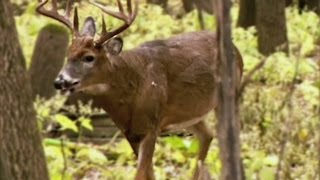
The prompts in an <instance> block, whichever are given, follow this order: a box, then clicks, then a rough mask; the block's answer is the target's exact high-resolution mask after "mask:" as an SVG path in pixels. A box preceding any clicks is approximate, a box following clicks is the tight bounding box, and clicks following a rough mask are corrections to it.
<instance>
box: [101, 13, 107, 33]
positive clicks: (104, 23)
mask: <svg viewBox="0 0 320 180" xmlns="http://www.w3.org/2000/svg"><path fill="white" fill-rule="evenodd" d="M105 34H107V27H106V22H105V20H104V17H103V15H102V31H101V35H105Z"/></svg>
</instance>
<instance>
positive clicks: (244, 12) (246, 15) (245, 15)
mask: <svg viewBox="0 0 320 180" xmlns="http://www.w3.org/2000/svg"><path fill="white" fill-rule="evenodd" d="M237 23H238V26H239V27H243V28H248V27H250V26H254V25H255V24H256V3H255V0H240V10H239V16H238V22H237Z"/></svg>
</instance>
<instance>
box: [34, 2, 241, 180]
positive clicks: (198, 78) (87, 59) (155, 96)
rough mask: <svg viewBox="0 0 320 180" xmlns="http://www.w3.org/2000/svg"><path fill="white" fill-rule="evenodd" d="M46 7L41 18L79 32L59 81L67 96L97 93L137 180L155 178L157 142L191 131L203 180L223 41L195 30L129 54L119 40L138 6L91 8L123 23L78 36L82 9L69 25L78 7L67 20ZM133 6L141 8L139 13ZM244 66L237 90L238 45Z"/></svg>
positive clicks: (88, 27)
mask: <svg viewBox="0 0 320 180" xmlns="http://www.w3.org/2000/svg"><path fill="white" fill-rule="evenodd" d="M47 3H48V0H44V1H41V0H40V2H39V5H38V7H37V12H39V13H40V14H42V15H44V16H48V17H50V18H53V19H55V20H58V21H60V22H61V23H63V24H64V25H66V26H67V27H68V28H70V30H71V31H72V33H73V39H72V42H71V45H70V47H69V49H68V52H67V63H66V64H65V65H64V67H63V68H62V70H61V71H60V73H59V75H58V77H57V79H56V80H55V82H54V85H55V87H56V89H59V90H61V91H63V92H70V93H72V92H79V91H81V92H84V93H87V94H90V95H94V96H95V97H96V98H95V100H99V104H100V106H101V107H102V108H103V109H104V110H105V111H106V112H107V113H108V114H109V115H110V117H111V118H112V119H113V121H114V123H115V124H116V126H117V127H118V128H119V129H120V130H121V132H122V133H123V134H124V136H125V137H126V139H127V140H128V142H129V143H130V145H131V147H132V149H133V152H134V154H135V155H136V156H137V159H138V163H137V173H136V176H135V179H136V180H150V179H154V173H153V163H152V157H153V153H154V149H155V143H156V139H157V136H158V135H159V134H160V133H162V132H167V131H175V130H180V129H186V130H189V131H190V132H192V133H193V134H195V135H196V136H197V137H198V139H199V142H200V143H199V144H200V146H199V154H198V163H197V165H196V170H195V173H194V175H193V179H203V177H204V176H205V174H207V171H206V170H205V165H204V160H205V158H206V156H207V152H208V149H209V145H210V142H211V140H212V138H213V135H212V132H211V131H212V130H211V129H209V128H208V127H207V125H206V124H205V122H204V119H205V117H206V115H207V114H208V112H210V111H211V110H213V109H215V107H216V106H218V104H217V103H216V96H217V93H216V88H215V82H216V81H217V78H216V77H215V76H216V75H215V71H216V68H215V66H214V64H215V62H216V61H219V59H218V58H217V51H218V50H217V48H218V47H217V38H216V35H215V33H213V32H209V31H201V32H190V33H185V34H181V35H176V36H174V37H171V38H169V39H166V40H154V41H150V42H146V43H144V44H142V45H140V46H138V47H136V48H134V49H131V50H127V51H122V46H123V41H122V39H121V38H119V37H116V35H118V34H120V33H121V32H123V31H124V30H126V29H127V28H129V27H130V25H131V24H132V23H133V22H134V20H135V17H136V16H137V12H138V1H135V3H134V4H132V2H131V0H128V1H127V12H126V11H125V10H124V9H125V8H124V7H123V5H122V4H121V2H120V0H117V3H118V8H119V12H115V11H111V10H110V9H108V8H107V7H105V6H103V5H101V4H98V3H95V2H92V4H93V5H95V6H96V7H98V8H100V9H101V10H102V11H103V12H104V13H106V14H108V15H110V16H112V17H114V18H117V19H119V20H122V21H123V22H124V23H123V25H122V26H120V27H118V28H117V29H115V30H113V31H107V30H106V25H105V22H104V20H103V21H102V32H101V35H100V36H99V37H95V35H96V26H95V21H94V20H93V18H92V17H87V18H86V20H85V22H84V25H83V28H82V30H81V31H79V22H78V14H77V8H75V9H74V17H73V22H72V21H71V20H70V19H71V18H70V16H71V15H70V14H71V11H72V9H73V8H72V2H70V1H69V2H68V3H67V8H66V11H65V15H61V14H59V13H58V11H57V3H56V0H52V5H51V6H52V9H51V10H47V9H46V8H45V7H44V6H45V5H46V4H47ZM133 6H134V7H133ZM233 53H234V54H235V59H236V62H237V77H238V79H237V84H240V79H241V75H242V66H243V64H242V58H241V55H240V53H239V52H238V50H237V49H236V47H234V52H233Z"/></svg>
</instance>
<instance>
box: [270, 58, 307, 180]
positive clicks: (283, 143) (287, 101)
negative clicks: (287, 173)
mask: <svg viewBox="0 0 320 180" xmlns="http://www.w3.org/2000/svg"><path fill="white" fill-rule="evenodd" d="M300 56H301V55H300V54H299V57H298V59H297V62H296V65H295V72H294V75H293V78H292V81H291V83H290V87H289V92H288V93H287V95H286V96H285V98H284V100H283V101H282V103H281V105H280V107H279V109H278V111H277V113H279V112H280V111H282V110H283V108H284V107H285V106H287V105H288V108H289V117H288V118H287V119H286V120H285V123H284V124H285V127H286V129H285V130H284V134H283V139H282V141H281V143H280V151H279V163H278V166H277V171H276V174H275V180H279V179H280V172H281V170H282V162H283V159H284V154H285V146H286V144H287V141H288V138H289V132H288V131H289V130H290V129H291V126H292V124H291V123H289V121H290V119H291V114H292V104H291V97H292V95H293V93H294V90H295V82H296V79H297V76H298V69H299V63H300Z"/></svg>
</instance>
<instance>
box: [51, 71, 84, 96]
mask: <svg viewBox="0 0 320 180" xmlns="http://www.w3.org/2000/svg"><path fill="white" fill-rule="evenodd" d="M79 82H80V81H79V80H77V79H72V78H69V77H67V76H64V75H62V74H60V75H59V76H58V77H57V78H56V79H55V81H54V83H53V85H54V87H55V88H56V89H57V90H62V91H71V92H72V91H74V90H75V86H76V85H78V84H79Z"/></svg>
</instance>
